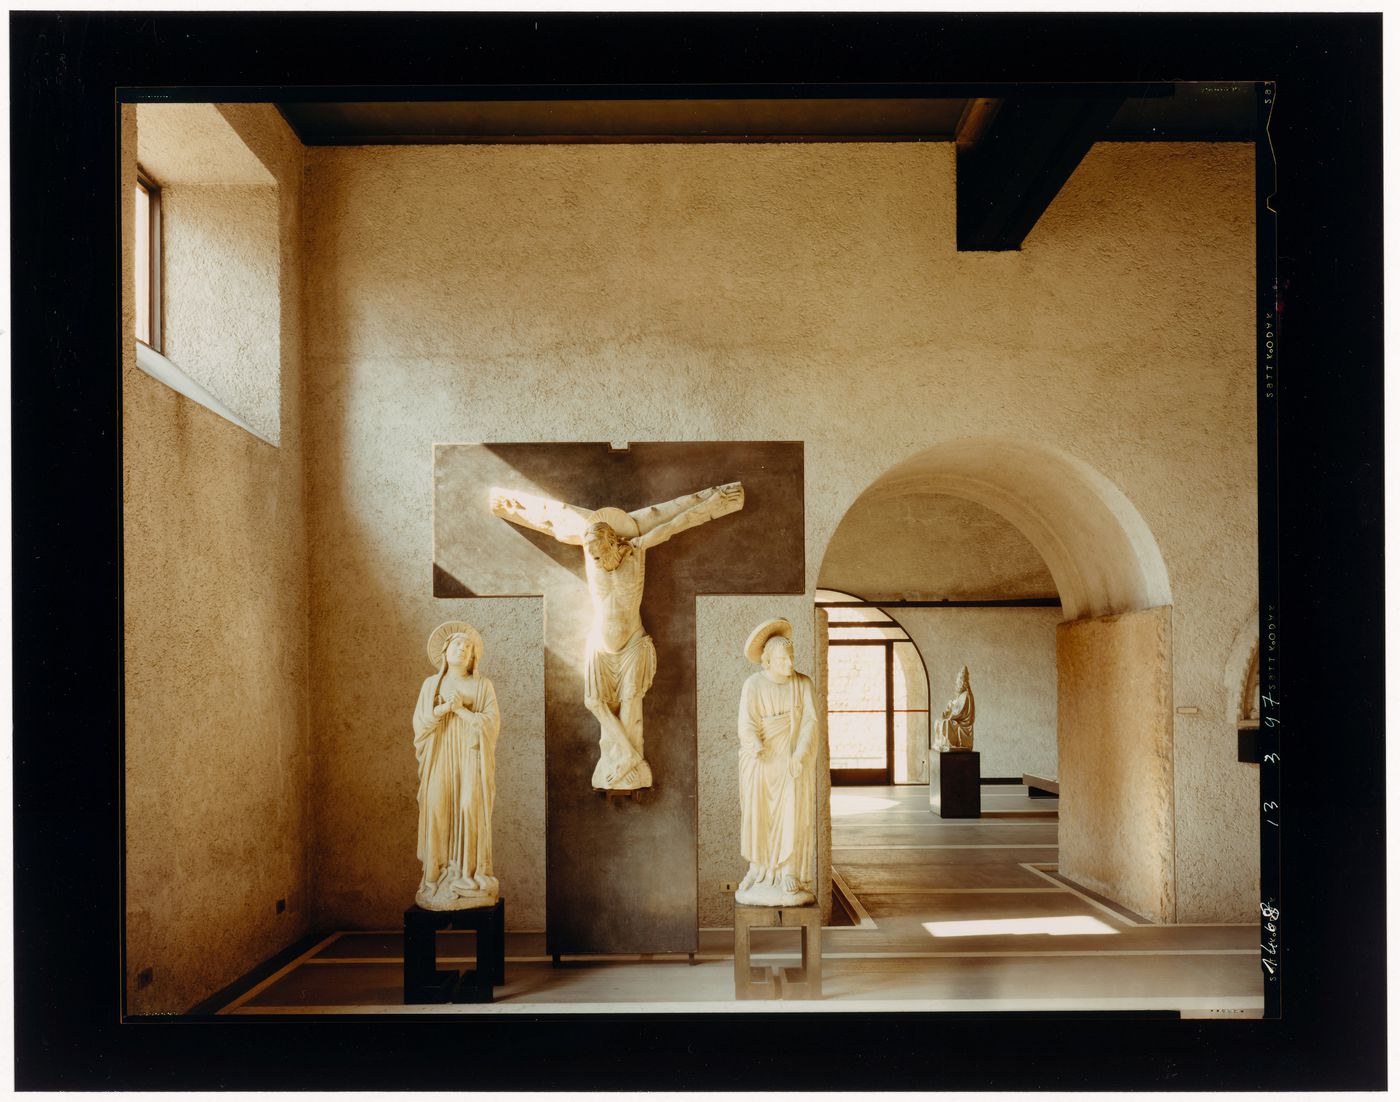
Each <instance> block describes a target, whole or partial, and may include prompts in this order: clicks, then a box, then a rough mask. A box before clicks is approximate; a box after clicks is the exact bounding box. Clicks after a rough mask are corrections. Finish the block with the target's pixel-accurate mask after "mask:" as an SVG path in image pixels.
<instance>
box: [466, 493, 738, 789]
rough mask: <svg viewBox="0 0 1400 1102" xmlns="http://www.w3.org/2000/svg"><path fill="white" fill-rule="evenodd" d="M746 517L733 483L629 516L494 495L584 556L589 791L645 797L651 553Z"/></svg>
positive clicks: (499, 505) (652, 666)
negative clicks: (588, 607)
mask: <svg viewBox="0 0 1400 1102" xmlns="http://www.w3.org/2000/svg"><path fill="white" fill-rule="evenodd" d="M743 507H744V487H743V485H742V484H741V483H738V482H730V483H727V484H726V485H723V486H712V487H710V488H709V489H707V490H701V491H699V492H698V493H694V494H686V495H685V496H684V497H678V498H676V499H675V500H674V501H667V502H663V503H662V504H660V505H650V506H648V507H646V508H645V509H637V510H634V511H633V512H631V513H625V512H623V511H622V510H621V509H615V508H611V507H609V508H604V509H598V510H588V509H583V508H580V507H578V506H576V505H568V504H565V503H564V502H562V501H554V500H552V499H550V498H543V497H536V496H535V495H533V494H524V493H515V492H513V491H510V490H503V489H501V488H500V487H492V489H491V512H493V513H495V514H496V516H498V517H501V518H502V519H504V520H508V521H510V522H511V523H512V524H519V525H521V526H523V527H525V528H533V529H534V530H535V531H537V532H543V533H545V534H546V535H549V536H553V537H554V538H555V539H556V540H558V541H559V542H560V543H568V544H573V545H574V546H581V547H582V548H583V549H584V556H583V564H584V570H585V572H586V574H587V577H588V593H589V596H590V598H591V599H592V602H593V622H592V624H591V625H590V626H589V631H588V642H587V645H586V648H585V651H584V661H583V700H584V704H585V705H586V706H587V708H588V710H589V711H590V712H592V713H593V715H594V717H595V718H596V719H597V720H598V725H599V728H600V735H599V739H598V745H599V750H600V753H599V757H598V765H597V767H596V768H595V769H594V770H593V787H594V788H600V789H611V790H614V791H620V790H632V789H638V788H650V787H651V780H652V778H651V766H650V765H648V764H647V761H646V758H645V757H644V755H643V752H642V698H643V697H645V696H646V692H647V689H649V688H650V687H651V682H652V678H653V677H654V676H655V674H656V648H655V646H653V644H652V641H651V636H650V635H648V634H647V633H646V629H645V628H644V627H642V615H641V609H642V590H643V587H644V585H645V584H646V553H647V551H649V550H650V549H651V548H653V547H656V546H657V545H659V544H662V543H665V542H666V541H667V540H668V539H670V538H671V537H672V536H674V535H676V534H677V533H678V532H684V531H685V530H686V529H687V528H694V527H696V526H697V525H700V524H704V523H705V522H706V521H711V520H714V519H716V518H717V517H722V516H724V515H725V514H727V513H735V512H738V511H739V510H740V509H742V508H743Z"/></svg>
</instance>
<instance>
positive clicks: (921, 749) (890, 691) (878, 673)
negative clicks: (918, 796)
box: [817, 589, 929, 787]
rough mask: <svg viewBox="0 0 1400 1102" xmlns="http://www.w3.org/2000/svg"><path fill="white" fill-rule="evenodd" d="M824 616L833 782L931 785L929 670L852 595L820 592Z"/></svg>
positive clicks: (887, 621) (889, 621)
mask: <svg viewBox="0 0 1400 1102" xmlns="http://www.w3.org/2000/svg"><path fill="white" fill-rule="evenodd" d="M817 607H818V608H823V609H825V610H826V614H827V651H826V684H827V740H828V743H829V751H830V755H831V783H832V785H834V786H837V787H844V786H851V785H891V784H927V783H928V741H929V740H928V732H929V715H928V711H929V695H928V671H927V670H926V669H925V667H924V660H923V656H922V655H921V654H920V653H919V648H918V647H917V646H916V645H915V643H914V641H913V640H912V639H910V638H909V633H908V632H907V631H905V630H904V628H903V627H902V626H901V625H900V623H899V622H898V621H897V620H895V619H894V618H893V617H892V616H890V615H889V614H888V613H885V612H882V611H881V610H880V609H878V608H872V607H868V606H867V605H866V602H864V601H862V600H861V599H860V598H859V597H855V596H853V595H851V594H849V593H842V592H840V591H839V590H834V589H819V590H817Z"/></svg>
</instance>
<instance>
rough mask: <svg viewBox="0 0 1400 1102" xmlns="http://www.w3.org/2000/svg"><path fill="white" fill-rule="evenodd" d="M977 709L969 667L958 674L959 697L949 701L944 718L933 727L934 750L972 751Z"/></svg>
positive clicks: (944, 711) (944, 710)
mask: <svg viewBox="0 0 1400 1102" xmlns="http://www.w3.org/2000/svg"><path fill="white" fill-rule="evenodd" d="M976 711H977V708H976V705H975V704H974V703H973V700H972V686H971V685H970V684H969V683H968V676H967V667H966V666H964V667H963V668H962V670H961V671H960V672H959V673H958V695H957V696H955V697H953V699H952V700H950V701H948V706H947V707H946V708H944V709H943V718H942V719H940V720H938V721H937V722H936V723H935V724H934V725H933V748H934V749H935V750H971V749H972V720H973V717H974V715H975V714H976Z"/></svg>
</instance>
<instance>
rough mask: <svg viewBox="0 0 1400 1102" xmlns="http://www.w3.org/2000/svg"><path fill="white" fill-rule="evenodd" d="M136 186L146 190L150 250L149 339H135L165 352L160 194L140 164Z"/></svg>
mask: <svg viewBox="0 0 1400 1102" xmlns="http://www.w3.org/2000/svg"><path fill="white" fill-rule="evenodd" d="M136 186H137V187H138V188H140V189H141V190H142V191H144V192H145V193H146V209H147V212H148V213H147V227H146V231H147V233H146V241H147V248H148V250H149V253H148V256H147V258H146V262H147V268H146V270H147V272H148V273H149V281H148V282H149V285H148V286H147V288H146V293H147V299H146V304H147V310H148V311H149V315H148V317H147V318H146V321H147V325H148V329H149V332H150V340H141V338H140V337H137V338H136V339H137V340H138V341H140V342H141V343H142V344H144V345H145V346H146V347H147V348H150V349H151V350H152V351H155V352H162V353H163V352H164V348H165V340H164V337H165V332H164V329H165V327H164V325H163V324H162V321H163V319H164V314H165V311H164V309H163V305H164V304H163V301H162V295H161V288H162V284H163V274H164V273H163V270H162V269H163V265H162V264H161V259H162V257H163V254H164V251H165V240H164V237H163V236H162V233H161V209H160V208H161V202H160V199H161V195H160V191H161V189H160V185H159V184H158V183H156V182H155V181H154V180H153V179H151V177H150V175H149V174H148V173H147V172H146V171H145V169H143V168H142V167H141V166H140V165H137V166H136Z"/></svg>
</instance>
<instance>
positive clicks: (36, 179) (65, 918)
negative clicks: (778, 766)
mask: <svg viewBox="0 0 1400 1102" xmlns="http://www.w3.org/2000/svg"><path fill="white" fill-rule="evenodd" d="M10 33H11V38H10V48H11V73H10V77H11V120H10V125H11V181H10V183H11V204H12V207H11V210H12V254H11V296H12V298H11V302H12V320H13V334H12V345H11V398H12V472H13V474H12V497H11V502H12V525H13V537H12V538H13V563H14V575H13V608H14V640H13V651H12V653H13V671H14V682H13V684H14V745H13V771H14V772H13V777H14V798H15V808H14V854H15V861H14V907H15V927H14V929H15V944H14V961H15V999H16V1006H15V1015H14V1021H15V1060H16V1063H15V1076H16V1080H15V1081H16V1086H17V1087H18V1088H19V1089H22V1090H28V1089H36V1090H37V1089H89V1090H117V1089H150V1090H161V1089H172V1088H191V1089H223V1088H229V1089H232V1088H252V1089H268V1090H273V1089H322V1090H336V1089H362V1090H363V1089H385V1090H395V1089H434V1088H439V1089H455V1090H462V1089H476V1090H480V1089H486V1090H515V1089H527V1088H528V1089H553V1090H656V1089H725V1088H738V1087H744V1088H746V1089H774V1090H782V1089H795V1088H809V1089H810V1088H816V1089H825V1090H840V1089H861V1090H881V1089H919V1090H978V1089H1002V1090H1007V1089H1095V1088H1097V1089H1128V1088H1139V1089H1158V1090H1176V1089H1192V1088H1210V1089H1248V1090H1299V1089H1308V1088H1333V1089H1378V1088H1383V1087H1384V1085H1385V1081H1386V1070H1385V1026H1386V1019H1385V1013H1386V1011H1385V961H1386V945H1385V868H1384V856H1385V837H1384V829H1385V828H1384V819H1385V768H1384V699H1385V671H1384V666H1383V656H1384V606H1383V602H1382V595H1383V593H1384V579H1383V514H1384V509H1383V494H1382V489H1383V469H1384V462H1383V452H1382V439H1383V436H1382V430H1383V407H1382V402H1381V395H1382V377H1383V361H1382V330H1381V320H1380V319H1381V307H1382V286H1383V284H1382V275H1383V271H1382V235H1381V190H1380V189H1381V171H1380V156H1381V131H1380V115H1381V103H1380V91H1381V79H1380V73H1381V70H1380V45H1381V42H1380V39H1381V36H1380V17H1379V16H1373V15H1190V16H1188V15H1141V16H1124V15H1102V16H1082V15H937V16H934V15H884V16H851V15H805V16H796V15H793V16H789V15H727V16H697V15H687V16H679V15H678V16H662V15H654V16H619V15H545V14H522V15H437V14H434V15H410V16H398V15H393V16H391V15H377V14H358V15H347V14H336V15H310V14H305V13H280V14H272V13H268V14H213V13H209V14H192V13H168V14H142V15H136V14H113V15H96V14H90V13H63V14H58V13H12V14H11V15H10ZM1204 79H1210V80H1216V79H1231V80H1244V81H1260V82H1270V83H1271V84H1272V85H1273V87H1274V88H1275V89H1276V93H1277V94H1276V100H1275V102H1274V103H1272V104H1271V109H1272V116H1271V121H1270V127H1269V135H1270V140H1271V146H1272V153H1273V155H1274V158H1275V161H1276V170H1275V171H1276V177H1277V185H1276V193H1275V196H1274V199H1273V200H1272V209H1274V210H1275V211H1277V239H1276V249H1277V281H1278V282H1277V291H1276V298H1275V303H1276V306H1277V310H1276V314H1277V316H1276V318H1275V319H1274V320H1275V321H1276V323H1277V330H1276V333H1275V334H1274V339H1275V342H1276V343H1275V346H1274V349H1273V352H1272V355H1273V356H1275V357H1276V359H1274V360H1273V361H1271V362H1272V364H1273V367H1274V375H1273V386H1274V390H1273V397H1271V398H1270V399H1268V401H1269V402H1272V403H1275V404H1276V409H1277V412H1276V413H1275V414H1269V413H1268V412H1266V410H1267V407H1265V406H1264V405H1263V404H1262V403H1261V420H1260V468H1259V477H1260V546H1261V575H1260V580H1261V595H1260V605H1261V619H1262V620H1263V621H1264V623H1263V624H1262V625H1261V629H1262V634H1261V638H1268V637H1269V633H1270V632H1271V631H1272V632H1273V634H1274V635H1275V636H1276V640H1277V651H1276V652H1275V658H1276V665H1275V667H1274V669H1273V671H1272V674H1273V680H1272V681H1267V682H1266V686H1265V692H1266V693H1268V694H1269V695H1270V699H1271V700H1273V701H1275V702H1276V703H1275V704H1273V705H1266V710H1265V716H1266V720H1267V718H1268V717H1272V718H1273V719H1274V720H1275V721H1276V722H1277V724H1278V726H1277V727H1269V728H1268V730H1269V731H1270V732H1272V735H1271V736H1270V737H1272V738H1273V739H1274V740H1275V742H1274V743H1272V744H1268V743H1267V740H1266V746H1265V749H1268V748H1269V745H1272V746H1273V748H1274V749H1275V750H1277V751H1278V752H1279V754H1280V758H1281V759H1283V758H1286V764H1283V763H1280V764H1279V768H1278V769H1277V770H1276V771H1275V772H1272V773H1269V772H1264V773H1262V774H1261V779H1264V780H1265V783H1266V784H1267V783H1270V782H1269V781H1268V779H1267V778H1269V777H1272V778H1273V781H1272V783H1273V784H1274V786H1275V787H1274V788H1273V789H1270V797H1271V798H1272V799H1274V800H1275V801H1276V802H1277V804H1278V805H1279V807H1278V809H1277V810H1279V811H1281V813H1282V816H1283V817H1282V818H1281V819H1280V820H1278V822H1279V823H1280V826H1279V828H1278V835H1276V836H1274V837H1277V838H1278V839H1279V848H1280V850H1281V853H1282V860H1283V866H1282V873H1281V875H1280V879H1279V883H1278V884H1277V889H1278V903H1277V905H1278V906H1279V909H1280V918H1279V923H1278V924H1279V926H1280V927H1281V930H1280V933H1279V942H1278V950H1277V952H1276V954H1275V957H1276V966H1277V969H1278V973H1277V977H1278V982H1277V984H1275V985H1273V987H1274V990H1275V991H1276V992H1277V995H1276V998H1277V1001H1276V1003H1275V1008H1276V1009H1277V1010H1278V1012H1279V1017H1278V1018H1277V1019H1275V1020H1270V1019H1265V1020H1249V1021H1213V1020H1204V1021H1182V1022H1178V1021H1161V1020H1154V1019H1151V1018H1138V1017H1112V1016H1106V1015H1071V1014H1016V1015H1009V1014H1007V1015H1004V1014H967V1015H961V1014H956V1015H955V1014H939V1015H930V1014H920V1013H898V1014H881V1015H863V1014H839V1013H835V1014H820V1015H811V1014H786V1015H784V1014H768V1015H764V1016H762V1017H758V1018H751V1017H749V1016H747V1015H744V1016H734V1015H716V1014H697V1015H693V1016H692V1015H664V1016H663V1015H654V1016H646V1015H638V1016H619V1015H609V1016H599V1017H579V1016H569V1017H567V1018H562V1017H553V1018H551V1017H549V1016H545V1015H539V1016H525V1015H520V1016H514V1015H512V1016H504V1015H502V1016H493V1017H489V1018H482V1017H472V1018H469V1019H457V1018H452V1019H446V1020H435V1021H423V1020H421V1019H404V1020H385V1019H384V1018H366V1019H344V1018H340V1017H337V1018H334V1019H309V1018H298V1019H296V1020H289V1019H281V1020H277V1021H266V1020H260V1019H240V1018H237V1017H233V1018H221V1019H219V1020H217V1021H209V1020H199V1021H196V1020H188V1019H178V1018H177V1019H172V1020H170V1021H168V1022H123V1021H122V1019H121V995H120V991H121V983H122V977H121V971H120V956H121V946H120V937H119V930H120V922H121V904H120V901H121V891H120V888H121V885H120V879H119V876H120V859H121V848H122V837H121V830H120V813H121V807H120V804H121V798H122V787H121V778H122V772H121V761H120V741H119V735H120V724H121V704H120V702H121V670H120V656H121V652H122V633H121V590H120V580H121V506H120V495H121V464H120V454H121V453H120V408H119V391H118V386H119V376H120V365H119V362H118V360H117V358H116V354H115V350H116V348H117V343H118V339H119V334H120V319H119V315H118V313H117V288H116V285H115V279H116V271H117V268H118V258H119V256H120V244H119V241H118V238H117V235H116V210H117V202H118V198H117V196H116V195H115V194H114V189H113V188H112V186H111V183H112V179H113V175H114V172H115V166H116V164H117V146H116V142H117V102H116V90H117V89H118V88H123V87H139V86H165V87H194V86H204V87H209V86H219V87H224V88H230V87H235V86H245V87H246V86H254V87H274V86H278V85H282V84H288V83H295V84H298V85H302V84H306V85H317V86H323V87H332V86H337V85H364V84H366V83H368V82H370V81H372V82H373V83H375V84H393V85H428V84H462V83H486V84H491V83H507V84H554V83H564V84H591V83H644V84H665V85H674V84H684V83H693V82H700V81H703V82H705V83H727V82H735V83H771V82H776V83H808V82H822V83H851V82H854V83H862V82H868V83H876V82H879V83H883V82H910V83H914V82H926V81H930V80H936V81H939V82H948V83H955V82H984V81H995V80H1005V81H1076V80H1077V81H1083V80H1094V81H1097V80H1114V81H1136V80H1143V81H1147V80H1204ZM1266 246H1267V242H1261V258H1262V257H1263V256H1264V253H1263V250H1264V249H1265V248H1266ZM1260 279H1261V285H1262V284H1263V282H1264V279H1265V273H1264V271H1263V270H1262V269H1261V276H1260ZM1261 301H1267V299H1266V298H1261ZM1260 345H1261V355H1262V354H1263V352H1264V338H1263V337H1262V336H1261V338H1260ZM1262 380H1263V366H1262V364H1261V386H1262V385H1263V382H1262ZM1271 598H1272V599H1271ZM1270 614H1272V615H1270ZM94 655H100V656H102V657H101V658H99V659H98V661H97V662H94V661H93V656H94ZM1261 798H1265V797H1261ZM1270 844H1271V842H1270V836H1267V835H1266V837H1265V840H1264V842H1262V843H1261V848H1265V849H1266V848H1267V847H1268V846H1269V845H1270ZM1266 890H1267V886H1266ZM238 1031H241V1032H238ZM619 1037H620V1038H622V1039H623V1043H622V1044H621V1045H619V1041H618V1039H619ZM447 1053H460V1054H461V1056H460V1057H458V1058H449V1059H444V1058H443V1054H447ZM825 1053H830V1054H832V1056H831V1057H829V1058H827V1059H826V1060H824V1059H823V1054H825ZM434 1054H437V1055H434ZM775 1054H781V1055H775ZM467 1068H472V1069H474V1070H475V1077H474V1079H471V1080H469V1079H468V1077H467V1075H466V1069H467Z"/></svg>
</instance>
